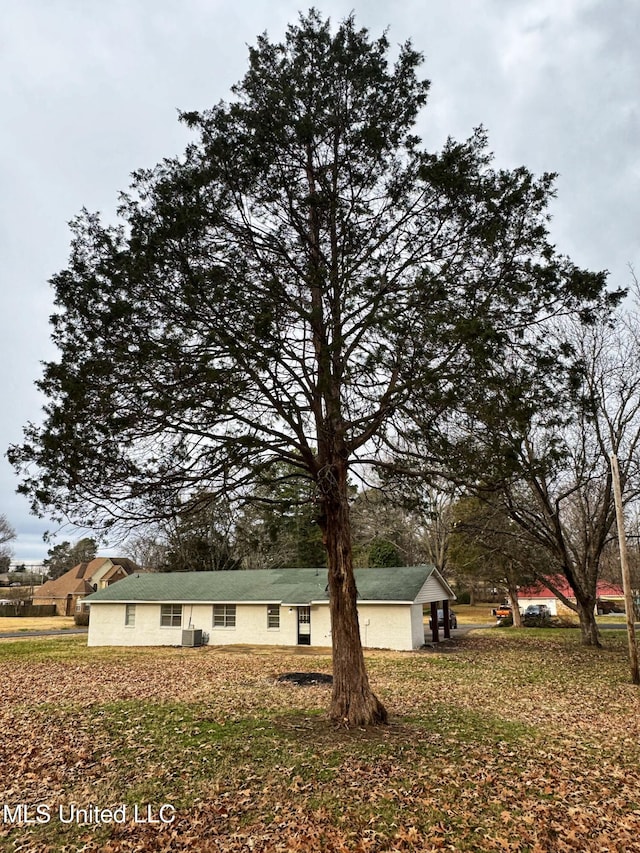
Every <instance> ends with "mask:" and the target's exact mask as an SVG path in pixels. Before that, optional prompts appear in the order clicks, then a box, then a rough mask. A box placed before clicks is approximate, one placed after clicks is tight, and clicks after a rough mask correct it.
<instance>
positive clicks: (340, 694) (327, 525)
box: [320, 461, 387, 726]
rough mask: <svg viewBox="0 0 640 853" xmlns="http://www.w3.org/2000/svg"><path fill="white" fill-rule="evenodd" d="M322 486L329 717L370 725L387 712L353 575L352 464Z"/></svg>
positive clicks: (383, 718)
mask: <svg viewBox="0 0 640 853" xmlns="http://www.w3.org/2000/svg"><path fill="white" fill-rule="evenodd" d="M328 477H329V480H327V479H326V478H325V481H324V483H323V485H324V488H323V487H322V485H321V491H322V493H323V503H324V506H323V514H322V517H321V519H320V524H321V527H322V530H323V539H324V543H325V547H326V549H327V557H328V559H327V563H328V566H329V603H330V609H331V644H332V647H333V695H332V698H331V707H330V709H329V717H330V719H331V720H333V721H334V722H335V723H337V724H339V725H342V726H370V725H380V724H383V723H386V722H387V712H386V710H385V708H384V706H383V705H382V704H381V703H380V701H379V700H378V699H377V698H376V696H375V695H374V693H373V691H372V690H371V687H370V686H369V678H368V676H367V670H366V667H365V662H364V654H363V651H362V643H361V640H360V627H359V624H358V609H357V590H356V583H355V578H354V575H353V560H352V552H351V527H350V519H349V503H348V497H347V495H348V492H347V466H346V463H345V462H342V461H341V462H339V463H338V464H336V465H333V466H331V472H330V473H329V475H328Z"/></svg>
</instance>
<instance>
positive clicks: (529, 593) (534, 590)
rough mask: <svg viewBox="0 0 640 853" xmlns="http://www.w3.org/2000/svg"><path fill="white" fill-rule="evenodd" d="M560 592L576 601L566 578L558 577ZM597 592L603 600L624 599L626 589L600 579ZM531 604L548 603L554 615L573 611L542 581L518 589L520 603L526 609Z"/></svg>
mask: <svg viewBox="0 0 640 853" xmlns="http://www.w3.org/2000/svg"><path fill="white" fill-rule="evenodd" d="M554 586H555V588H556V589H557V590H558V592H561V593H562V594H563V595H564V596H565V598H567V599H569V601H572V602H575V600H576V597H575V594H574V592H573V590H572V589H571V587H570V586H569V583H568V582H567V580H566V578H564V577H563V578H556V582H555V583H554ZM596 594H597V597H598V598H599V599H601V600H602V601H616V602H618V601H622V602H623V601H624V591H623V589H622V587H620V586H618V585H617V584H612V583H609V582H608V581H598V583H597V586H596ZM530 604H546V606H547V607H548V608H549V613H550V614H551V615H552V616H567V615H569V614H571V613H573V611H572V610H570V609H569V608H568V607H567V605H566V604H565V603H564V602H563V601H561V599H559V598H558V597H557V595H556V594H555V592H552V591H551V590H550V589H549V588H548V587H547V586H545V585H544V584H542V583H539V584H535V585H534V586H529V587H523V588H521V589H519V590H518V605H519V607H520V610H522V611H524V610H526V609H527V607H528V606H529V605H530Z"/></svg>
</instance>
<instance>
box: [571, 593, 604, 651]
mask: <svg viewBox="0 0 640 853" xmlns="http://www.w3.org/2000/svg"><path fill="white" fill-rule="evenodd" d="M576 604H577V605H578V616H579V617H580V631H581V632H582V645H583V646H596V647H597V648H601V647H602V643H601V642H600V632H599V631H598V624H597V622H596V617H595V605H596V602H595V599H592V598H588V599H584V600H580V599H579V598H577V597H576Z"/></svg>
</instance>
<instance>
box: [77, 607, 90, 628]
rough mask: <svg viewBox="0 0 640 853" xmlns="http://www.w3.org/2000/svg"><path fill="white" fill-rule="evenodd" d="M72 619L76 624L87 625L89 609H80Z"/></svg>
mask: <svg viewBox="0 0 640 853" xmlns="http://www.w3.org/2000/svg"><path fill="white" fill-rule="evenodd" d="M73 621H74V622H75V623H76V625H88V624H89V611H88V610H82V611H80V613H76V615H75V616H74V617H73Z"/></svg>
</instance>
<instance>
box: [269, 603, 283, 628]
mask: <svg viewBox="0 0 640 853" xmlns="http://www.w3.org/2000/svg"><path fill="white" fill-rule="evenodd" d="M279 627H280V605H278V604H267V628H271V629H276V628H279Z"/></svg>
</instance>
